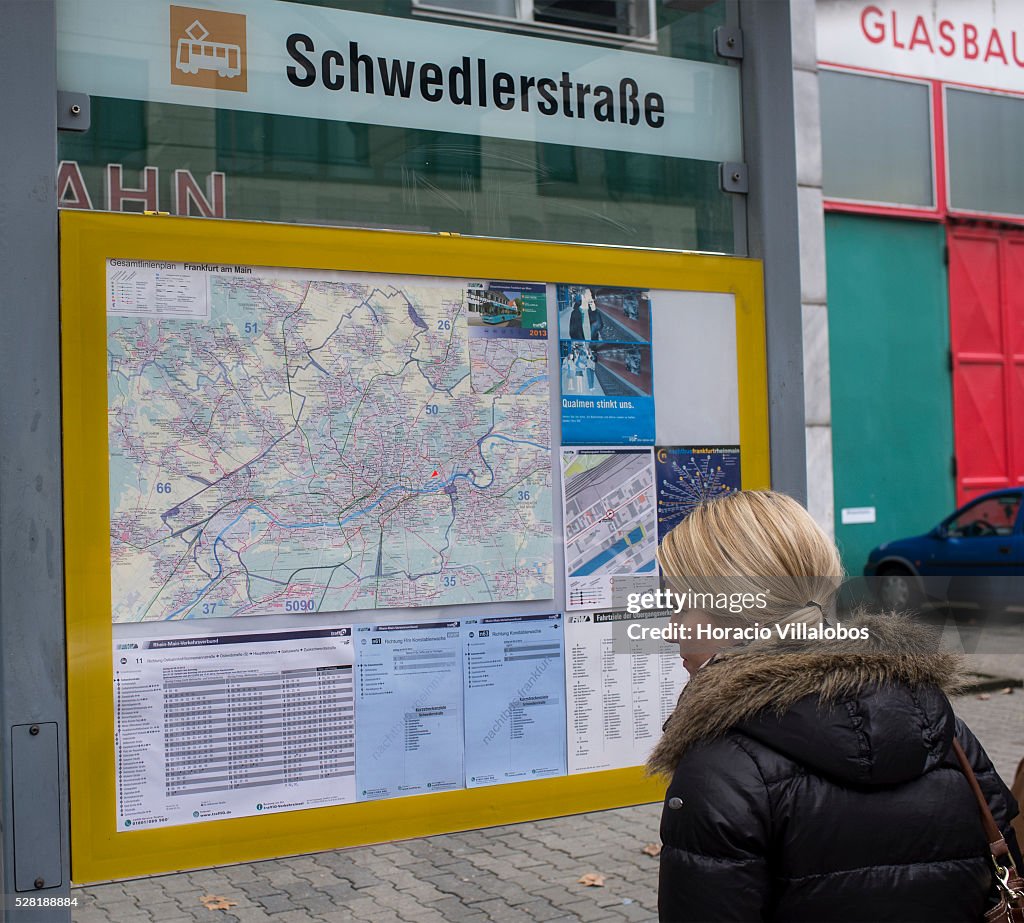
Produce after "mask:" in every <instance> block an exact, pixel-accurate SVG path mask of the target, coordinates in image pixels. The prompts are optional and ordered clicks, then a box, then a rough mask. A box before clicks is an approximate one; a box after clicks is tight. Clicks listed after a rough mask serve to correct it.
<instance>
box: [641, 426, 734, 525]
mask: <svg viewBox="0 0 1024 923" xmlns="http://www.w3.org/2000/svg"><path fill="white" fill-rule="evenodd" d="M654 468H655V475H656V477H657V481H658V541H659V543H660V542H661V540H662V539H663V538H664V537H665V536H666V535H668V533H669V532H671V531H672V530H673V529H674V528H675V527H676V526H677V525H679V523H681V522H682V521H683V520H684V519H685V518H686V517H687V516H688V515H689V514H690V512H691V511H692V510H693V508H694V507H695V506H696V505H697V504H698V503H703V502H704V501H705V500H712V499H714V498H715V497H720V496H722V495H724V494H727V493H729V492H730V491H733V490H739V489H740V487H741V481H740V447H739V446H738V445H727V446H659V447H658V448H656V449H655V450H654Z"/></svg>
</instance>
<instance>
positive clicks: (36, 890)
mask: <svg viewBox="0 0 1024 923" xmlns="http://www.w3.org/2000/svg"><path fill="white" fill-rule="evenodd" d="M0 86H2V87H3V88H4V90H3V93H0V124H2V125H3V126H4V134H5V143H3V144H0V313H2V328H0V329H2V334H0V770H2V773H0V831H2V832H0V875H2V877H0V891H2V894H3V898H4V900H3V902H2V906H0V920H3V921H5V923H37V921H38V923H62V921H70V920H71V910H70V908H69V907H66V906H55V904H59V903H62V902H63V903H66V900H64V901H61V899H66V898H68V896H69V877H70V876H69V870H70V843H69V837H68V784H67V717H66V716H67V708H66V693H65V687H66V658H65V646H64V569H63V556H64V539H63V531H62V520H63V514H62V486H61V412H60V409H61V408H60V317H59V301H58V257H57V195H56V188H57V184H56V169H57V76H56V19H55V3H54V0H0ZM18 898H21V899H22V901H25V899H29V900H28V901H27V903H29V906H18V900H17V899H18ZM43 902H46V903H45V905H43V906H41V904H43Z"/></svg>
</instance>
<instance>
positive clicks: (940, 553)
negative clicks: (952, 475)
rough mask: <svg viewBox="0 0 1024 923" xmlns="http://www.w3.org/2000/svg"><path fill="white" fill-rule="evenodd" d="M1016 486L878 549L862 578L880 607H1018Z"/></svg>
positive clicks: (1023, 496)
mask: <svg viewBox="0 0 1024 923" xmlns="http://www.w3.org/2000/svg"><path fill="white" fill-rule="evenodd" d="M1022 501H1024V488H1020V487H1018V488H1010V489H1004V490H994V491H992V492H991V493H987V494H983V495H982V496H980V497H977V498H975V499H974V500H972V501H971V502H970V503H968V504H967V505H966V506H963V507H961V508H960V509H958V510H957V511H956V512H955V513H953V514H952V515H951V516H948V517H947V518H946V519H944V520H943V521H942V522H940V523H939V524H938V525H937V526H936V527H935V528H934V529H932V530H931V531H930V532H927V533H926V534H924V535H917V536H914V537H913V538H900V539H896V541H892V542H886V543H885V544H884V545H879V546H878V547H877V548H875V549H874V550H873V551H872V552H871V554H870V555H868V562H867V564H866V565H865V566H864V576H865V577H869V578H875V579H873V580H871V581H869V583H870V584H871V585H872V588H873V590H874V592H875V595H876V596H877V597H878V599H879V601H880V602H881V603H882V605H883V606H884V607H885V608H887V609H907V608H915V607H917V606H919V605H921V604H922V603H926V602H931V603H939V604H945V603H949V604H952V605H954V606H959V605H963V604H968V605H980V606H984V607H996V608H1005V607H1006V606H1011V605H1018V606H1024V515H1022V513H1021V506H1022V505H1024V502H1022Z"/></svg>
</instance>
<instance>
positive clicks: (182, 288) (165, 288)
mask: <svg viewBox="0 0 1024 923" xmlns="http://www.w3.org/2000/svg"><path fill="white" fill-rule="evenodd" d="M221 269H223V270H224V271H228V272H230V271H232V268H231V267H219V266H208V265H205V264H204V265H201V266H200V265H198V264H191V263H189V264H185V263H162V262H160V261H158V260H107V314H115V315H119V316H121V317H170V318H178V319H184V320H209V319H210V282H209V278H210V276H209V274H210V272H217V271H219V270H221Z"/></svg>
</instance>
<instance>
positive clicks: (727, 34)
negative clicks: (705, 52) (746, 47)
mask: <svg viewBox="0 0 1024 923" xmlns="http://www.w3.org/2000/svg"><path fill="white" fill-rule="evenodd" d="M715 54H717V55H718V57H720V58H733V59H735V60H737V61H739V60H741V59H742V58H743V30H742V29H740V28H739V27H738V26H717V27H716V28H715Z"/></svg>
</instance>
